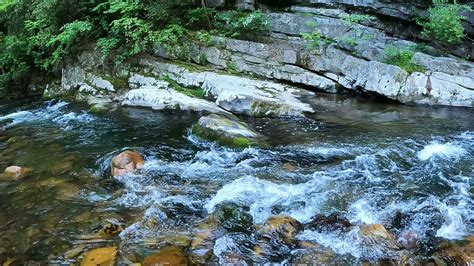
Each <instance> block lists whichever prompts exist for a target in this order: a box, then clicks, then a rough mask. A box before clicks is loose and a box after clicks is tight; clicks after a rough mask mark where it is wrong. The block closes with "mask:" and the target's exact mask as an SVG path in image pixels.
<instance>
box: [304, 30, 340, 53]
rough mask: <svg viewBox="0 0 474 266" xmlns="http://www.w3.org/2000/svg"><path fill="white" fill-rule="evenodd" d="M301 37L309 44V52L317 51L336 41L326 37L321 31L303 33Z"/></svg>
mask: <svg viewBox="0 0 474 266" xmlns="http://www.w3.org/2000/svg"><path fill="white" fill-rule="evenodd" d="M301 37H302V38H303V39H305V40H306V41H307V42H308V46H307V48H308V49H309V50H315V49H317V48H319V47H320V46H321V45H323V44H330V43H333V42H334V41H333V40H331V39H329V38H328V37H326V36H324V34H323V33H322V32H321V31H320V30H315V31H313V32H311V33H301Z"/></svg>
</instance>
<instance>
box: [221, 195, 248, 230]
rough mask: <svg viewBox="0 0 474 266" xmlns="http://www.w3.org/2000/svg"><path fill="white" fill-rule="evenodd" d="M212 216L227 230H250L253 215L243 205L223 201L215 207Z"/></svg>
mask: <svg viewBox="0 0 474 266" xmlns="http://www.w3.org/2000/svg"><path fill="white" fill-rule="evenodd" d="M212 217H213V218H214V219H216V220H217V221H218V222H219V224H220V225H222V227H224V228H225V229H226V230H227V231H228V232H250V231H251V230H252V227H253V217H252V215H250V213H248V210H247V209H246V208H245V207H244V206H240V205H238V204H237V203H234V202H223V203H220V204H219V205H217V206H216V207H215V210H214V212H213V213H212Z"/></svg>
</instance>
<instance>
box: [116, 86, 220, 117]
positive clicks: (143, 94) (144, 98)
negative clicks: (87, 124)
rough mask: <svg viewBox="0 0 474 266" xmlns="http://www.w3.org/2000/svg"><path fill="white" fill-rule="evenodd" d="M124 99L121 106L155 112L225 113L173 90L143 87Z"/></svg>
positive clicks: (209, 104) (206, 102)
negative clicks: (143, 108) (147, 108)
mask: <svg viewBox="0 0 474 266" xmlns="http://www.w3.org/2000/svg"><path fill="white" fill-rule="evenodd" d="M124 98H125V99H124V100H123V101H122V105H128V106H139V107H150V108H152V109H155V110H182V111H194V112H204V111H205V112H209V113H227V112H226V111H225V110H223V109H221V108H219V107H218V106H217V105H216V104H215V103H213V102H210V101H206V100H204V99H198V98H194V97H190V96H188V95H185V94H183V93H181V92H177V91H175V90H174V89H159V88H157V87H153V86H150V87H148V86H143V87H141V88H140V89H135V90H131V91H129V92H128V93H127V94H125V97H124Z"/></svg>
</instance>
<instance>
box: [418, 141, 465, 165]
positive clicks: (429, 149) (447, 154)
mask: <svg viewBox="0 0 474 266" xmlns="http://www.w3.org/2000/svg"><path fill="white" fill-rule="evenodd" d="M466 153H467V151H466V150H465V149H464V148H462V147H459V146H456V145H454V144H451V143H444V144H441V143H432V144H429V145H426V146H425V147H424V148H423V149H422V150H421V151H419V152H418V154H417V156H418V159H420V160H422V161H426V160H428V159H430V158H432V157H443V158H458V157H460V156H463V155H465V154H466Z"/></svg>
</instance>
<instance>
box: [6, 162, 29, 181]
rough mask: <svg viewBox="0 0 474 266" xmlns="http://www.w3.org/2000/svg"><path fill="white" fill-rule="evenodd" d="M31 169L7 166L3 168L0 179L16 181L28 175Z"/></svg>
mask: <svg viewBox="0 0 474 266" xmlns="http://www.w3.org/2000/svg"><path fill="white" fill-rule="evenodd" d="M31 171H33V170H32V169H31V168H27V167H20V166H9V167H7V168H6V169H5V171H4V172H3V174H1V175H0V180H1V181H10V182H11V181H17V180H20V179H23V178H25V177H27V176H28V175H30V174H31Z"/></svg>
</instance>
